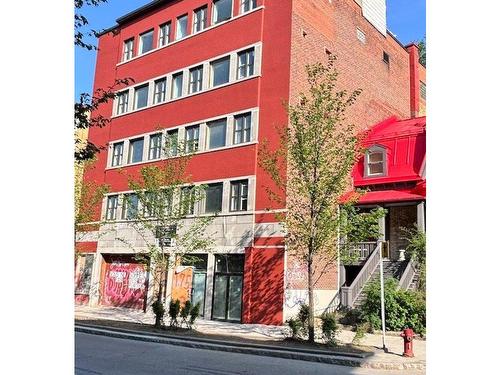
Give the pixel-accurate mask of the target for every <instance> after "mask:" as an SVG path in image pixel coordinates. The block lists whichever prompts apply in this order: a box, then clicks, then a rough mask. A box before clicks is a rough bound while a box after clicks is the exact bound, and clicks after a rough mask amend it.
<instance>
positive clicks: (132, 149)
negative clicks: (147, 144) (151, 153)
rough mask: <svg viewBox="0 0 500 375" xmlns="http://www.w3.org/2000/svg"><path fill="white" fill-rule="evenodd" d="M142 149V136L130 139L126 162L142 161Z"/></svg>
mask: <svg viewBox="0 0 500 375" xmlns="http://www.w3.org/2000/svg"><path fill="white" fill-rule="evenodd" d="M143 151H144V138H137V139H133V140H131V141H130V146H129V151H128V162H129V163H138V162H140V161H142V153H143Z"/></svg>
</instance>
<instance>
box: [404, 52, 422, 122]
mask: <svg viewBox="0 0 500 375" xmlns="http://www.w3.org/2000/svg"><path fill="white" fill-rule="evenodd" d="M405 48H406V50H407V51H408V53H409V56H410V113H411V117H417V116H418V114H419V112H420V79H419V72H418V66H419V62H418V58H419V53H418V47H417V45H416V44H415V43H411V44H409V45H407V46H406V47H405Z"/></svg>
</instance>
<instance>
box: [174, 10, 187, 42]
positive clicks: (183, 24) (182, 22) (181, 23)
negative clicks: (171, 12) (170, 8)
mask: <svg viewBox="0 0 500 375" xmlns="http://www.w3.org/2000/svg"><path fill="white" fill-rule="evenodd" d="M187 26H188V16H187V14H185V15H183V16H180V17H178V18H177V29H176V30H175V39H176V40H179V39H182V38H184V37H185V36H186V35H187Z"/></svg>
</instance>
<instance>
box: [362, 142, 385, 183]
mask: <svg viewBox="0 0 500 375" xmlns="http://www.w3.org/2000/svg"><path fill="white" fill-rule="evenodd" d="M386 170H387V165H386V150H385V148H383V147H380V146H373V147H370V149H369V150H368V151H367V152H366V155H365V176H383V175H385V174H386Z"/></svg>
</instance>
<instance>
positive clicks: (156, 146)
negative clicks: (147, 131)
mask: <svg viewBox="0 0 500 375" xmlns="http://www.w3.org/2000/svg"><path fill="white" fill-rule="evenodd" d="M160 156H161V133H158V134H153V135H150V136H149V152H148V159H149V160H153V159H159V158H160Z"/></svg>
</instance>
